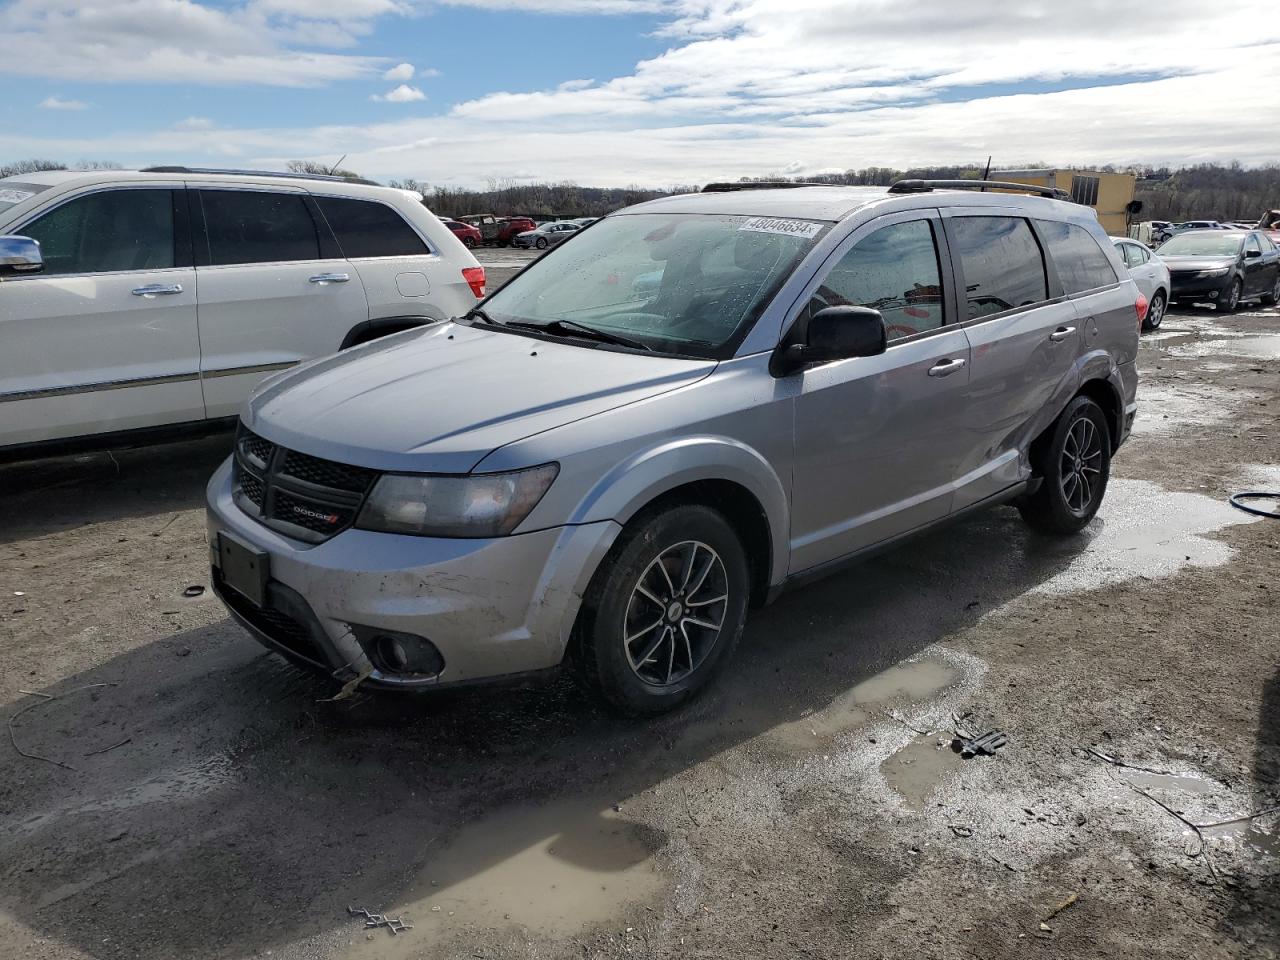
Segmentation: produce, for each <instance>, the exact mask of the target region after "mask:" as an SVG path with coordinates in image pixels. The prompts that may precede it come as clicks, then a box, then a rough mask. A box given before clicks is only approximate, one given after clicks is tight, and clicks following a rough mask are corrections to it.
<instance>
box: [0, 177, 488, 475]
mask: <svg viewBox="0 0 1280 960" xmlns="http://www.w3.org/2000/svg"><path fill="white" fill-rule="evenodd" d="M484 283H485V275H484V268H483V267H481V266H480V265H479V264H478V263H477V262H476V259H475V257H473V256H472V255H471V254H470V253H469V252H468V251H467V249H466V248H465V247H464V246H463V245H462V243H461V242H460V241H459V240H458V239H457V237H455V236H454V235H453V233H451V232H450V231H449V230H448V229H446V228H445V226H444V225H443V224H442V223H441V222H440V221H439V220H438V219H436V217H435V216H433V215H432V214H431V212H430V211H429V210H427V208H426V207H424V206H423V205H422V203H421V197H419V196H418V195H417V194H413V193H409V192H407V191H403V190H393V189H390V188H387V187H379V186H377V185H376V184H367V183H353V182H350V181H347V180H343V179H340V178H331V177H314V176H305V175H288V174H271V173H263V174H257V173H244V172H226V171H217V170H198V169H188V168H186V167H162V168H153V169H150V170H143V171H136V172H135V171H122V170H98V171H90V172H67V171H60V172H48V173H31V174H22V175H20V176H17V177H9V178H6V179H3V180H0V458H3V459H13V458H15V457H18V456H27V455H32V454H36V453H39V452H40V451H41V450H44V451H47V452H52V451H53V450H54V449H58V448H62V447H66V446H75V445H80V446H83V445H86V444H87V443H88V442H89V441H95V442H100V443H106V442H110V443H116V442H125V441H126V440H135V439H138V438H140V437H142V436H144V435H151V434H154V433H157V432H170V433H182V432H189V431H190V430H191V429H192V428H193V427H194V426H196V425H201V424H206V423H208V422H209V421H217V420H224V419H226V418H230V417H234V416H235V415H236V413H238V412H239V409H240V405H241V403H243V402H244V398H245V397H246V396H247V395H248V393H249V391H250V390H251V389H253V387H254V386H255V385H256V384H257V383H258V382H259V381H261V380H262V378H263V377H264V376H266V375H268V374H270V373H271V372H273V371H277V370H281V369H283V368H285V367H291V366H293V365H294V364H296V363H298V362H299V361H301V360H306V359H308V358H311V357H316V356H320V355H323V354H330V353H333V352H334V351H336V350H339V349H341V348H343V347H349V346H351V345H353V344H358V343H365V342H367V341H369V340H372V339H375V338H377V337H380V336H383V335H384V334H388V333H393V332H395V331H399V330H404V329H407V328H409V327H416V326H422V325H424V324H428V323H432V322H434V321H437V320H444V319H447V318H449V317H454V316H459V315H461V314H464V313H466V312H467V311H468V310H469V309H471V308H472V307H473V306H474V305H475V303H476V301H477V300H478V299H479V298H480V297H483V296H484V293H485V289H484Z"/></svg>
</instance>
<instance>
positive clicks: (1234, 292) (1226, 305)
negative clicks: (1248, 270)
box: [1215, 277, 1242, 313]
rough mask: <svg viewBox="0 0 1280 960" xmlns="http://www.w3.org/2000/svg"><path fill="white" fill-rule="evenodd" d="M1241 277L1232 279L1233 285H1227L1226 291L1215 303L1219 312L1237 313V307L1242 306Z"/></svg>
mask: <svg viewBox="0 0 1280 960" xmlns="http://www.w3.org/2000/svg"><path fill="white" fill-rule="evenodd" d="M1241 289H1242V288H1241V285H1240V278H1239V277H1236V278H1235V279H1234V280H1232V281H1231V285H1230V286H1229V287H1227V289H1226V292H1225V293H1223V294H1222V295H1221V296H1220V297H1218V302H1217V303H1216V304H1215V306H1216V307H1217V310H1218V312H1219V313H1235V309H1236V307H1238V306H1240V291H1241Z"/></svg>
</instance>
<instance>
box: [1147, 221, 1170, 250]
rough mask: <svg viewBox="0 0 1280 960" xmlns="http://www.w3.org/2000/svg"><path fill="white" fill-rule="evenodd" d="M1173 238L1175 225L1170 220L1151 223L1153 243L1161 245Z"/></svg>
mask: <svg viewBox="0 0 1280 960" xmlns="http://www.w3.org/2000/svg"><path fill="white" fill-rule="evenodd" d="M1172 236H1173V224H1172V223H1170V222H1169V221H1168V220H1152V221H1151V242H1152V243H1154V244H1157V245H1158V244H1161V243H1164V242H1165V241H1166V240H1168V239H1169V238H1170V237H1172Z"/></svg>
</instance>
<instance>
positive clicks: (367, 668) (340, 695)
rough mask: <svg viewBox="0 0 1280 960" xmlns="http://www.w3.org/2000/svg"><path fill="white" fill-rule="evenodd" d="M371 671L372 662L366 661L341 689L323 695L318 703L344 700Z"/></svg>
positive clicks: (367, 677) (366, 678)
mask: <svg viewBox="0 0 1280 960" xmlns="http://www.w3.org/2000/svg"><path fill="white" fill-rule="evenodd" d="M371 673H373V664H372V663H366V664H365V665H364V667H363V668H361V670H360V672H359V673H357V674H356V675H355V676H354V677H352V678H351V679H350V680H348V681H347V682H346V683H344V684H343V685H342V689H341V690H339V691H338V692H337V693H335V694H334V695H333V696H332V697H323V698H321V699H320V701H319V702H320V703H337V702H338V701H339V700H346V699H347V698H348V697H350V696H351V695H352V694H354V693H355V692H356V688H357V687H359V686H360V684H362V683H364V682H365V681H366V680H368V679H369V675H370V674H371Z"/></svg>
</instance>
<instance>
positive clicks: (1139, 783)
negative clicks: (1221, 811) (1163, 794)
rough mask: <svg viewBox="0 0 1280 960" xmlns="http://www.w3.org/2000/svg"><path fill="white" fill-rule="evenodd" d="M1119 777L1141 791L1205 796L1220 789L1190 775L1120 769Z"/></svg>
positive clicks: (1211, 783)
mask: <svg viewBox="0 0 1280 960" xmlns="http://www.w3.org/2000/svg"><path fill="white" fill-rule="evenodd" d="M1120 776H1121V777H1122V778H1123V779H1125V780H1127V781H1129V782H1130V783H1131V784H1133V785H1134V786H1135V787H1140V788H1141V789H1143V790H1179V791H1181V792H1183V793H1196V794H1200V795H1201V796H1206V795H1209V794H1212V793H1216V792H1217V791H1218V790H1220V789H1221V787H1220V786H1219V785H1218V784H1216V783H1213V782H1212V781H1209V780H1204V779H1201V778H1200V777H1197V776H1193V775H1191V774H1180V773H1148V772H1147V771H1145V770H1127V769H1122V770H1121V771H1120Z"/></svg>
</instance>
